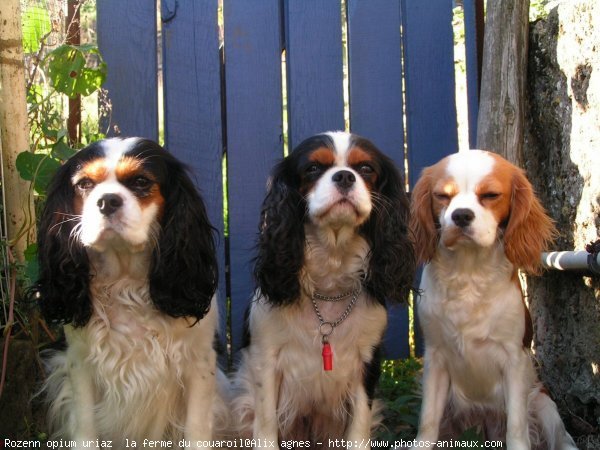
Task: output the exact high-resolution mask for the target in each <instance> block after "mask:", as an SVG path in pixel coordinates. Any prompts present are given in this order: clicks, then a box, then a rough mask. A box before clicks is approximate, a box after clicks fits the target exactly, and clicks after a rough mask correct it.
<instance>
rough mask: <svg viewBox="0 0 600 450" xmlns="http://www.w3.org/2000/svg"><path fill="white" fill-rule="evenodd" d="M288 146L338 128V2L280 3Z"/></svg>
mask: <svg viewBox="0 0 600 450" xmlns="http://www.w3.org/2000/svg"><path fill="white" fill-rule="evenodd" d="M284 4H285V18H286V20H285V23H286V55H287V59H286V61H287V96H288V99H287V101H288V113H289V115H288V118H289V126H288V130H289V132H288V133H289V135H288V140H289V148H290V149H292V148H294V146H296V145H298V144H299V143H300V142H301V141H302V140H303V139H305V138H307V137H309V136H311V135H313V134H316V133H320V132H322V131H329V130H343V129H344V98H343V85H342V80H343V70H342V25H341V3H340V1H339V0H329V1H326V2H324V1H322V0H285V3H284Z"/></svg>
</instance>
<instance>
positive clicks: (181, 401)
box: [34, 138, 226, 448]
mask: <svg viewBox="0 0 600 450" xmlns="http://www.w3.org/2000/svg"><path fill="white" fill-rule="evenodd" d="M38 243H39V263H40V279H39V281H38V283H37V285H36V286H35V288H34V293H35V296H36V297H37V298H38V299H39V302H40V305H41V308H42V312H43V313H44V316H45V317H46V319H47V320H49V321H61V322H64V323H66V324H67V325H66V326H65V335H66V340H67V348H66V349H65V350H64V351H59V352H56V353H55V354H54V355H53V356H52V357H51V358H50V360H49V361H48V362H49V377H48V380H47V382H46V384H45V386H44V393H45V395H46V397H47V399H48V401H49V403H50V409H49V416H50V419H51V422H52V425H53V430H54V434H55V435H56V436H57V437H58V436H59V437H61V438H65V439H69V440H72V441H75V442H76V444H75V445H76V447H81V446H86V445H85V443H86V441H93V445H96V444H95V442H96V439H102V440H106V441H109V440H110V441H112V442H113V445H114V446H115V447H118V448H123V447H124V440H125V439H130V440H138V441H140V442H141V441H142V440H143V439H145V438H147V439H165V438H169V439H172V440H173V441H174V443H175V445H176V444H177V443H178V438H185V439H187V440H189V442H191V445H192V447H195V444H196V443H197V442H198V441H199V440H208V439H211V438H212V437H213V436H214V435H215V434H216V431H215V428H218V427H220V426H226V424H225V423H215V422H218V420H216V419H214V417H215V415H216V416H217V417H221V414H223V417H225V412H224V409H225V408H224V404H223V401H222V400H221V398H220V396H219V394H218V392H217V391H218V389H217V377H218V376H219V375H220V374H219V373H218V370H217V367H216V356H215V351H214V349H213V341H214V337H215V332H216V328H217V323H218V320H217V307H216V304H215V299H214V296H213V294H214V292H215V289H216V285H217V263H216V258H215V247H214V241H213V228H212V227H211V225H210V224H209V222H208V218H207V215H206V211H205V208H204V204H203V202H202V199H201V198H200V196H199V195H198V193H197V191H196V189H195V187H194V185H193V183H192V181H191V180H190V178H189V177H188V175H187V174H186V170H185V167H184V166H183V165H182V164H181V163H180V162H179V161H178V160H176V159H175V158H174V157H173V156H172V155H170V154H169V153H168V152H166V151H165V150H164V149H163V148H161V147H160V146H159V145H158V144H156V143H154V142H151V141H148V140H143V139H139V138H129V139H118V138H114V139H108V140H104V141H100V142H98V143H94V144H92V145H90V146H89V147H87V148H85V149H83V150H81V151H79V152H78V153H77V154H76V155H75V156H73V157H72V158H71V159H70V160H69V161H68V162H67V163H65V165H63V166H62V167H61V168H60V169H59V171H58V173H57V174H56V176H55V177H54V180H53V181H52V183H51V185H50V187H49V191H48V200H47V202H46V206H45V210H44V212H43V215H42V217H41V224H40V228H39V238H38ZM87 447H89V445H88V446H87Z"/></svg>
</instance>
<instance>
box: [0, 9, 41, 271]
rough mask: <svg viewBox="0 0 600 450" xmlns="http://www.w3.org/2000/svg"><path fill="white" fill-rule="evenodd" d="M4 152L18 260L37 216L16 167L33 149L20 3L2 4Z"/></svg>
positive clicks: (0, 127)
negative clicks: (16, 162) (22, 154)
mask: <svg viewBox="0 0 600 450" xmlns="http://www.w3.org/2000/svg"><path fill="white" fill-rule="evenodd" d="M0 24H1V26H0V139H1V140H0V144H1V145H0V149H1V150H2V169H3V184H2V188H3V189H4V196H5V201H6V204H5V205H4V207H5V208H6V218H7V227H8V243H9V246H10V247H11V248H12V250H13V252H14V256H15V258H16V259H17V261H23V251H24V250H25V248H26V247H27V245H28V244H29V243H30V242H31V241H32V240H33V238H34V234H35V227H34V224H35V216H34V210H33V198H32V196H31V195H30V183H29V182H27V181H25V180H23V179H22V178H21V177H20V176H19V173H18V171H17V169H16V167H15V161H16V159H17V155H18V154H19V153H20V152H22V151H24V150H28V149H29V124H28V122H27V101H26V95H25V68H24V64H23V48H22V44H21V42H22V31H21V8H20V4H19V0H2V1H0Z"/></svg>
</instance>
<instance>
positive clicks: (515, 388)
mask: <svg viewBox="0 0 600 450" xmlns="http://www.w3.org/2000/svg"><path fill="white" fill-rule="evenodd" d="M507 353H508V354H509V355H513V356H512V357H511V359H510V362H509V366H508V367H507V368H506V369H505V371H504V396H505V403H506V448H507V449H508V450H528V449H529V448H530V447H531V445H530V443H529V423H528V414H527V394H528V392H529V389H530V388H531V384H530V382H529V380H530V373H531V371H532V370H531V360H530V359H529V355H528V354H527V353H526V352H525V350H522V349H518V350H516V349H515V350H510V351H509V352H507Z"/></svg>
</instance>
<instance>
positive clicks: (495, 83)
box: [477, 0, 529, 166]
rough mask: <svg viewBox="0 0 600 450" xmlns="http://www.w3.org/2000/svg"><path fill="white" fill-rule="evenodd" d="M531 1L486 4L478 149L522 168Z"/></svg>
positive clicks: (494, 1)
mask: <svg viewBox="0 0 600 450" xmlns="http://www.w3.org/2000/svg"><path fill="white" fill-rule="evenodd" d="M528 13H529V0H493V1H488V2H487V12H486V23H485V35H484V42H483V61H482V66H483V67H482V75H481V78H482V79H481V93H480V100H479V117H478V122H477V147H478V148H482V149H486V150H491V151H494V152H496V153H499V154H500V155H502V156H504V157H505V158H506V159H508V160H509V161H512V162H513V163H515V164H517V165H519V166H521V165H522V163H523V120H524V114H525V95H524V94H525V75H526V73H527V69H526V67H527V41H528V38H527V36H528V34H527V31H528V24H529V19H528V17H529V16H528Z"/></svg>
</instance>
